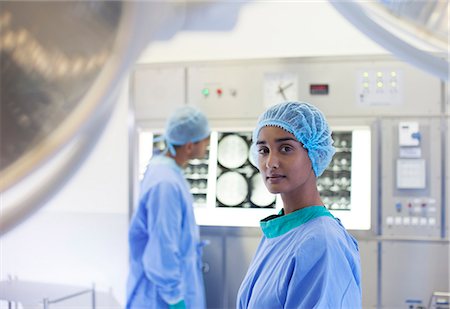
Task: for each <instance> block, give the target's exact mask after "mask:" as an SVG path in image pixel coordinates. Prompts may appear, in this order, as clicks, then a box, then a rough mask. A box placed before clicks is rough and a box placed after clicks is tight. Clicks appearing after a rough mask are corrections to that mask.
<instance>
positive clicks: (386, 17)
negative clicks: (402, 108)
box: [330, 0, 450, 81]
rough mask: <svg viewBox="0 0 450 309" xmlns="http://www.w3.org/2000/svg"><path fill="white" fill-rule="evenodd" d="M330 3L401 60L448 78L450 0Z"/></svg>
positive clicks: (441, 77)
mask: <svg viewBox="0 0 450 309" xmlns="http://www.w3.org/2000/svg"><path fill="white" fill-rule="evenodd" d="M330 3H331V4H332V5H333V6H334V7H335V8H336V9H337V11H338V12H339V13H341V15H343V16H344V17H345V18H346V19H347V20H348V21H349V22H351V23H352V24H353V25H354V26H355V27H356V28H358V29H359V30H360V31H362V32H363V33H364V34H366V35H367V36H368V37H369V38H371V39H372V40H373V41H375V42H377V43H378V44H380V45H381V46H382V47H384V48H386V49H387V50H389V51H390V52H391V53H392V54H394V55H395V56H397V57H399V58H400V59H402V60H404V61H406V62H408V63H410V64H412V65H414V66H417V67H418V68H420V69H422V70H424V71H426V72H428V73H431V74H432V75H434V76H436V77H438V78H439V79H441V80H444V81H448V80H449V65H450V63H449V55H448V53H449V47H450V46H449V27H450V26H449V25H450V24H449V16H448V15H449V1H439V0H433V1H416V0H404V1H398V0H378V1H351V0H350V1H340V0H330Z"/></svg>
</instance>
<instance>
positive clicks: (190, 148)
mask: <svg viewBox="0 0 450 309" xmlns="http://www.w3.org/2000/svg"><path fill="white" fill-rule="evenodd" d="M209 135H210V129H209V125H208V121H207V119H206V117H205V115H204V114H203V113H201V112H200V111H199V110H197V109H195V108H193V107H189V106H187V105H186V106H183V107H181V108H179V109H177V110H176V111H175V112H174V113H173V114H172V116H171V117H170V118H169V119H168V121H167V124H166V130H165V133H164V139H165V142H166V145H167V146H168V151H166V152H164V153H163V154H162V155H158V156H154V157H153V158H152V159H151V160H150V163H149V165H148V167H147V170H146V172H145V175H144V178H143V180H142V182H141V192H140V197H139V207H138V208H137V210H136V213H135V214H134V216H133V219H132V221H131V224H130V230H129V245H130V273H129V277H128V285H127V305H126V308H127V309H164V308H173V309H174V308H177V309H182V308H188V309H189V308H193V309H203V308H205V307H206V305H205V294H204V285H203V276H202V271H201V246H202V243H201V241H200V234H199V229H198V226H197V224H196V223H195V218H194V209H193V207H192V204H193V198H192V195H191V193H190V191H189V184H188V183H187V181H186V179H185V177H184V175H183V168H184V167H185V166H186V165H187V163H188V161H189V160H191V159H194V158H202V157H204V156H205V153H206V149H207V146H208V144H209Z"/></svg>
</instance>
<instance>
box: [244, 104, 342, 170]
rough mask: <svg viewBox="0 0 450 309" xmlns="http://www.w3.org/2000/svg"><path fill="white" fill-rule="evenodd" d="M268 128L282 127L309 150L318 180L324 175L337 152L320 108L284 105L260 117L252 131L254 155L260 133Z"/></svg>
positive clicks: (272, 108)
mask: <svg viewBox="0 0 450 309" xmlns="http://www.w3.org/2000/svg"><path fill="white" fill-rule="evenodd" d="M266 126H275V127H279V128H282V129H283V130H285V131H287V132H289V133H291V134H293V135H294V136H295V138H296V139H297V140H298V141H299V142H301V143H302V144H303V147H304V148H306V149H307V150H308V156H309V159H310V160H311V163H312V167H313V170H314V173H315V174H316V176H317V177H319V176H320V175H322V173H323V171H324V170H325V169H326V168H327V166H328V165H329V164H330V162H331V159H332V158H333V155H334V153H335V152H336V150H335V148H334V147H333V139H332V138H331V131H330V128H329V127H328V123H327V121H326V119H325V116H324V115H323V114H322V112H321V111H320V110H319V109H318V108H317V107H315V106H313V105H311V104H309V103H305V102H285V103H280V104H277V105H274V106H272V107H270V108H269V109H268V110H266V111H265V112H264V113H263V114H262V115H261V116H260V117H259V119H258V124H257V126H256V128H255V130H254V131H253V143H252V144H253V145H252V148H253V149H254V151H256V147H255V146H256V142H257V140H258V135H259V131H260V130H261V129H262V128H263V127H266ZM255 162H257V161H255Z"/></svg>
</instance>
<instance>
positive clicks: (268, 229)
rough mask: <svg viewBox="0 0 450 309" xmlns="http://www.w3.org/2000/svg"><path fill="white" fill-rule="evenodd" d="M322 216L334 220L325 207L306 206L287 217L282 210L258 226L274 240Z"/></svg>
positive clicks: (263, 220)
mask: <svg viewBox="0 0 450 309" xmlns="http://www.w3.org/2000/svg"><path fill="white" fill-rule="evenodd" d="M324 216H325V217H332V218H334V216H333V215H332V214H331V213H330V212H329V211H328V209H326V208H325V206H308V207H305V208H302V209H299V210H296V211H294V212H292V213H290V214H287V215H285V214H284V210H283V209H282V210H281V211H280V213H279V214H278V215H272V216H269V217H267V218H265V219H262V220H261V221H260V225H261V229H262V231H263V233H264V235H265V236H266V237H267V238H275V237H278V236H281V235H283V234H286V233H287V232H289V231H290V230H292V229H294V228H296V227H299V226H300V225H302V224H304V223H306V222H308V221H310V220H312V219H315V218H318V217H324Z"/></svg>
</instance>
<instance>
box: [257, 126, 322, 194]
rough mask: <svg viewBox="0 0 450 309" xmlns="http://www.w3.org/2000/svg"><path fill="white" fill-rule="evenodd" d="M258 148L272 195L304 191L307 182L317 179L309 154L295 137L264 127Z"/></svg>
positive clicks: (261, 166) (262, 167)
mask: <svg viewBox="0 0 450 309" xmlns="http://www.w3.org/2000/svg"><path fill="white" fill-rule="evenodd" d="M256 147H257V150H258V167H259V170H260V172H261V175H262V177H263V180H264V183H265V184H266V187H267V189H268V190H269V191H270V192H271V193H281V194H283V193H291V192H294V191H297V190H302V188H305V187H304V186H303V185H304V184H305V183H306V181H307V180H308V179H310V177H313V176H314V177H315V175H314V171H313V169H312V165H311V160H310V159H309V157H308V151H307V150H306V149H305V148H303V145H302V144H301V143H300V142H299V141H298V140H297V139H296V138H295V137H294V135H293V134H291V133H289V132H286V131H285V130H283V129H281V128H278V127H272V126H267V127H263V128H262V129H261V130H260V131H259V135H258V140H257V142H256Z"/></svg>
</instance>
